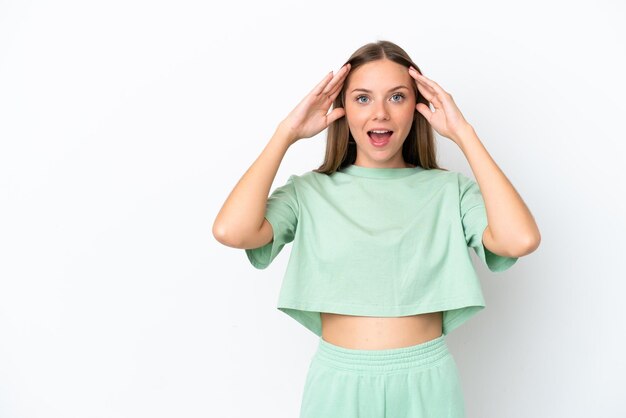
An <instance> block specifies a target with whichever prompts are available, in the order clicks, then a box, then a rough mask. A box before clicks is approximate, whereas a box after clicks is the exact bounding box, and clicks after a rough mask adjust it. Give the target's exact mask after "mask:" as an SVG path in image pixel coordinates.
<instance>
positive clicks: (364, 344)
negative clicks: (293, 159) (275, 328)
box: [213, 41, 540, 418]
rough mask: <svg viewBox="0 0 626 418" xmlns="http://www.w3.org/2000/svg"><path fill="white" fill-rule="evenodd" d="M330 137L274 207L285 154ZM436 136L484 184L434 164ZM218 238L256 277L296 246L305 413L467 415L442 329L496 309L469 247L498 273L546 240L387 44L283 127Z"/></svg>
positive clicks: (432, 87) (468, 132) (292, 294)
mask: <svg viewBox="0 0 626 418" xmlns="http://www.w3.org/2000/svg"><path fill="white" fill-rule="evenodd" d="M331 104H332V105H333V110H332V111H330V113H328V111H329V110H330V106H331ZM430 105H432V106H433V107H434V110H431V108H430ZM325 128H328V137H327V143H326V155H325V159H324V162H323V164H322V165H321V166H320V167H319V168H317V169H316V170H312V171H308V172H306V173H304V174H302V175H292V176H290V177H289V179H288V181H287V182H286V183H285V184H283V185H281V186H280V187H278V188H276V189H275V190H274V191H273V192H272V194H271V195H270V196H269V198H268V194H269V190H270V186H271V184H272V182H273V180H274V178H275V175H276V172H277V170H278V167H279V165H280V163H281V161H282V158H283V156H284V155H285V153H286V152H287V149H289V147H290V146H292V145H293V144H295V143H296V142H297V141H298V140H300V139H303V138H309V137H312V136H314V135H316V134H318V133H320V132H321V131H322V130H324V129H325ZM433 129H434V130H435V131H437V132H438V133H439V134H440V135H441V136H443V137H446V138H448V139H450V140H451V141H453V142H454V143H455V144H457V145H458V146H459V148H460V149H461V150H462V152H463V153H464V155H465V156H466V158H467V160H468V162H469V164H470V166H471V169H472V171H473V173H474V175H475V177H476V179H477V181H474V180H472V179H470V178H468V177H466V176H464V175H462V174H460V173H456V172H451V171H449V170H446V169H443V168H440V167H438V166H437V162H436V152H435V144H434V139H433V138H434V134H433ZM213 234H214V236H215V237H216V239H217V240H218V241H219V242H221V243H223V244H224V245H228V246H231V247H235V248H241V249H245V251H246V254H247V257H248V259H249V261H250V263H251V264H252V265H253V266H254V267H256V268H259V269H263V268H266V267H267V266H268V265H269V264H270V263H271V262H272V260H273V259H274V258H275V257H276V256H277V254H278V253H279V252H280V251H281V249H282V248H283V247H284V245H285V244H287V243H290V242H293V246H292V250H291V256H290V259H289V263H288V266H287V271H286V273H285V276H284V278H283V283H282V288H281V291H280V296H279V300H278V309H280V310H281V311H283V312H285V313H287V314H288V315H290V316H291V317H292V318H294V319H295V320H297V321H298V322H300V323H301V324H302V325H303V326H305V327H306V328H307V329H309V330H311V331H312V332H314V333H315V334H316V335H318V336H319V337H320V338H319V344H318V349H317V351H316V353H315V355H314V356H313V358H312V360H311V363H310V367H309V372H308V375H307V379H306V382H305V386H304V393H303V398H302V404H301V410H300V417H301V418H326V417H328V418H330V417H333V418H336V417H341V418H356V417H381V418H382V417H414V418H417V417H420V418H426V417H428V418H433V417H436V418H444V417H454V418H456V417H464V416H465V408H464V399H463V394H462V390H461V383H460V380H459V375H458V371H457V367H456V363H455V361H454V359H453V357H452V355H451V354H450V352H449V351H448V348H447V345H446V342H445V335H447V334H448V333H449V332H450V331H452V330H453V329H454V328H456V327H458V326H459V325H461V324H462V323H464V322H465V321H466V320H468V319H469V318H470V317H471V316H473V315H474V314H475V313H477V312H478V311H480V310H481V309H483V308H484V306H485V304H484V299H483V296H482V292H481V288H480V282H479V280H478V277H477V275H476V273H475V270H474V268H473V264H472V262H471V258H470V253H469V248H473V249H474V250H475V252H476V254H477V255H478V256H479V257H480V259H481V260H482V261H483V262H484V263H485V264H486V265H487V266H488V268H489V269H490V270H491V271H494V272H495V271H504V270H506V269H508V268H509V267H511V266H512V265H513V264H514V263H515V262H516V261H517V260H518V258H519V257H522V256H524V255H527V254H529V253H531V252H532V251H534V250H535V249H536V248H537V247H538V245H539V242H540V233H539V230H538V227H537V225H536V223H535V221H534V218H533V216H532V214H531V213H530V212H529V210H528V208H527V207H526V205H525V204H524V202H523V201H522V199H521V197H520V196H519V195H518V193H517V192H516V190H515V189H514V188H513V186H512V185H511V183H510V182H509V181H508V179H507V178H506V177H505V175H504V174H503V172H502V171H501V170H500V169H499V168H498V166H497V165H496V163H495V162H494V161H493V159H492V158H491V156H490V155H489V154H488V152H487V150H486V149H485V148H484V146H483V145H482V143H481V142H480V140H479V138H478V136H477V135H476V132H475V130H474V129H473V127H472V126H471V125H470V124H469V123H468V122H467V121H466V120H465V118H464V117H463V115H462V114H461V112H460V111H459V109H458V108H457V106H456V104H455V103H454V101H453V99H452V96H451V95H450V94H449V93H447V92H446V91H445V90H444V89H443V88H441V87H440V86H439V84H437V83H436V82H435V81H433V80H431V79H429V78H427V77H425V76H424V75H423V74H422V73H421V71H420V69H419V68H418V66H417V65H416V64H415V63H414V62H413V61H412V60H411V58H410V57H409V56H408V54H407V53H406V52H405V51H404V50H403V49H401V48H400V47H399V46H397V45H395V44H393V43H391V42H388V41H379V42H376V43H370V44H367V45H364V46H362V47H361V48H359V49H358V50H357V51H355V52H354V53H353V54H352V56H351V57H350V58H349V59H348V61H347V62H346V63H345V65H343V66H342V67H341V69H340V70H339V71H338V72H337V73H336V74H335V75H333V73H332V72H331V73H329V74H328V75H327V76H326V77H324V79H323V80H322V81H321V82H320V83H319V84H318V85H317V86H316V87H315V88H314V89H313V90H312V91H311V92H310V93H309V94H308V95H307V96H306V97H305V98H304V99H303V100H302V101H301V102H300V103H299V104H298V105H297V106H296V107H295V108H294V109H293V110H292V111H291V112H290V113H289V115H288V116H287V117H286V118H285V119H284V120H283V121H281V122H280V124H279V125H278V128H277V129H276V131H275V133H274V135H273V137H272V138H271V139H270V141H269V143H268V144H267V145H266V147H265V148H264V150H263V151H262V153H261V155H260V156H259V157H258V158H257V160H256V161H255V162H254V163H253V164H252V166H251V167H250V168H249V169H248V170H247V171H246V173H245V174H244V175H243V177H242V178H241V179H240V181H239V182H238V183H237V184H236V186H235V188H234V189H233V191H232V192H231V194H230V195H229V196H228V198H227V200H226V202H225V203H224V205H223V207H222V209H221V210H220V212H219V213H218V215H217V218H216V220H215V223H214V225H213Z"/></svg>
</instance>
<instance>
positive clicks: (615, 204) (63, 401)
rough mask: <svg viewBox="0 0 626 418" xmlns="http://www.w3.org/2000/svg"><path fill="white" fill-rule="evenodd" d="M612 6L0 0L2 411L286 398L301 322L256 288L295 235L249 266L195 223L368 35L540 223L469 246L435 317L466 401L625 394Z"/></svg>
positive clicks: (541, 413) (570, 408) (524, 412)
mask: <svg viewBox="0 0 626 418" xmlns="http://www.w3.org/2000/svg"><path fill="white" fill-rule="evenodd" d="M625 10H626V8H625V6H624V3H623V2H620V1H617V0H615V1H609V0H604V1H594V2H580V1H552V2H550V1H525V2H519V3H516V4H514V3H509V2H506V3H502V2H497V1H472V2H462V1H458V2H441V1H429V2H410V3H409V2H406V3H401V4H400V3H398V4H393V3H390V2H380V1H375V2H373V1H363V0H360V1H350V2H335V1H316V2H310V3H307V4H305V5H300V4H297V3H295V2H290V1H284V2H276V1H274V2H267V1H265V2H255V3H253V2H249V3H242V2H225V3H210V2H208V1H176V2H174V1H169V2H166V1H137V0H131V1H129V0H124V1H107V2H84V1H56V2H52V1H50V2H44V1H0V140H1V149H0V186H1V188H0V191H1V194H0V212H1V213H0V417H2V418H31V417H63V418H68V417H81V418H87V417H151V418H157V417H174V416H176V417H186V418H192V417H246V416H268V417H269V416H271V417H285V418H287V417H296V416H297V414H298V411H299V405H300V398H301V393H302V389H303V385H304V380H305V376H306V372H307V368H308V365H309V360H310V358H311V356H312V355H313V353H314V351H315V348H316V345H317V342H318V340H317V336H315V335H314V334H312V333H311V332H309V331H308V330H306V329H305V328H304V327H302V326H301V325H299V324H298V323H297V322H296V321H294V320H293V319H291V318H290V317H288V316H287V315H285V314H283V313H281V312H280V311H278V310H276V308H275V304H276V301H277V297H278V291H279V287H280V284H281V278H282V274H283V272H284V269H285V267H286V264H287V260H288V257H289V251H290V246H287V247H285V249H284V250H283V253H281V254H280V255H279V256H278V257H277V259H276V260H275V261H274V263H273V264H272V265H271V266H270V267H268V268H267V269H266V270H256V269H254V268H253V267H252V266H251V265H250V264H249V263H248V261H247V259H246V256H245V254H244V251H243V250H238V249H233V248H230V247H226V246H223V245H221V244H219V243H218V242H217V241H216V240H215V239H214V238H213V236H212V233H211V227H212V223H213V221H214V219H215V216H216V215H217V212H218V211H219V209H220V208H221V205H222V203H223V202H224V200H225V199H226V197H227V195H228V193H229V192H230V190H232V188H233V187H234V185H235V184H236V182H237V181H238V180H239V178H240V177H241V176H242V175H243V173H244V172H245V171H246V170H247V168H248V167H249V166H250V165H251V164H252V163H253V162H254V160H255V159H256V158H257V157H258V155H259V153H260V152H261V151H262V149H263V147H264V146H265V144H266V143H267V141H268V140H269V138H270V136H271V134H272V133H273V131H274V129H275V127H276V126H277V124H278V123H279V122H280V121H281V120H282V119H283V118H284V117H285V116H286V115H287V113H288V112H289V111H290V110H291V109H292V108H293V107H294V106H295V105H296V104H297V103H298V102H299V101H300V99H301V98H302V97H303V96H304V95H305V94H307V93H308V92H309V91H310V90H311V89H312V88H313V86H314V85H315V84H317V83H318V82H319V80H321V79H322V78H323V77H324V75H325V74H326V73H328V71H331V70H334V71H336V70H337V69H339V67H340V66H341V65H342V64H343V63H344V62H345V61H346V60H347V59H348V57H349V55H350V54H351V53H352V52H353V51H354V50H356V49H357V48H358V47H360V46H361V45H363V44H365V43H368V42H372V41H376V40H379V39H386V40H391V41H393V42H395V43H397V44H399V45H400V46H402V47H403V48H404V49H405V50H406V51H407V52H408V53H409V54H410V55H411V57H412V58H413V60H414V61H415V62H416V63H417V64H418V66H419V67H420V69H421V70H422V71H423V72H424V74H425V75H426V76H427V77H429V78H431V79H433V80H435V81H436V82H438V83H439V84H440V85H441V86H442V87H443V88H444V89H445V90H447V91H448V92H450V93H451V94H452V95H453V97H454V100H455V101H456V103H457V105H458V106H459V108H460V109H461V111H462V112H463V114H464V116H465V117H466V119H467V120H468V121H469V122H470V123H471V124H472V125H473V126H474V128H475V130H476V131H477V133H478V135H479V137H480V138H481V141H482V142H483V144H484V145H485V146H486V148H487V149H488V151H489V152H490V154H491V156H492V157H493V158H494V159H495V160H496V162H497V163H498V165H499V166H500V168H501V169H502V170H503V171H504V172H505V174H506V175H507V177H508V178H509V179H510V180H511V182H512V183H513V185H514V186H515V187H516V189H517V190H518V192H519V193H520V194H521V196H522V197H523V199H524V201H525V202H526V203H527V205H528V206H529V208H530V209H531V211H532V213H533V214H534V216H535V218H536V220H537V223H538V225H539V227H540V230H541V233H542V243H541V246H540V247H539V249H538V250H537V251H536V252H534V253H532V254H531V255H529V256H527V257H524V258H522V259H520V260H519V261H518V263H517V264H516V265H515V266H514V267H513V268H511V269H510V270H508V271H506V272H503V273H491V272H489V271H488V270H487V269H486V267H484V266H483V265H481V264H479V261H478V259H477V258H475V257H474V261H475V265H476V268H477V270H478V272H479V274H480V277H481V282H482V284H483V290H484V294H485V298H486V302H487V309H485V310H484V311H482V312H481V313H480V314H478V315H477V316H476V317H474V318H473V319H472V320H471V321H469V322H468V323H466V324H465V325H464V326H463V327H461V328H459V329H457V330H456V331H455V332H453V333H452V334H450V335H449V336H448V337H447V341H448V344H449V347H450V349H451V351H452V352H453V355H454V356H455V359H456V361H457V363H458V366H459V369H460V373H461V377H462V381H463V389H464V393H465V397H466V403H467V413H468V417H481V418H501V417H529V416H532V417H570V418H573V417H590V416H598V417H623V416H624V414H626V400H625V388H626V377H625V376H626V364H625V360H624V354H623V353H624V352H626V341H625V330H626V326H625V325H624V318H625V317H626V308H625V306H626V303H625V302H624V292H625V291H626V284H625V283H626V273H625V272H624V267H623V262H624V258H625V253H626V245H625V243H624V234H625V233H626V220H625V217H624V213H625V212H626V211H625V203H624V202H625V200H624V198H623V194H624V191H625V186H624V182H625V181H626V175H625V174H624V151H625V150H626V146H624V140H625V134H624V115H625V114H626V105H625V104H624V97H625V93H626V89H625V82H624V78H623V76H624V74H626V65H625V63H624V59H625V56H624V44H625V42H624V41H625V40H626V36H625V35H626V29H624V28H625V26H624V25H623V22H624V21H625V18H626V12H625ZM325 139H326V132H325V131H324V132H322V133H320V134H319V135H318V136H316V137H313V138H310V139H306V140H302V141H299V142H298V143H297V144H296V145H295V146H293V147H292V148H290V149H289V151H288V153H287V155H286V156H285V158H284V160H283V163H282V165H281V167H280V169H279V172H278V174H277V176H276V179H275V182H274V185H273V187H272V188H275V187H276V186H278V185H280V184H283V183H284V182H285V180H286V179H287V177H288V176H289V175H290V174H302V173H304V172H306V171H309V170H311V169H314V168H317V167H318V166H319V164H321V162H322V160H323V152H324V147H325ZM437 144H438V152H439V162H440V165H441V166H443V167H446V168H448V169H451V170H456V171H460V172H463V173H465V174H468V175H470V176H471V175H472V171H471V168H470V166H469V165H468V163H467V160H466V159H465V157H464V155H463V154H462V152H461V151H460V149H459V148H458V147H457V146H456V145H454V143H452V142H451V141H450V140H448V139H447V138H445V137H440V136H438V137H437ZM473 256H474V255H473Z"/></svg>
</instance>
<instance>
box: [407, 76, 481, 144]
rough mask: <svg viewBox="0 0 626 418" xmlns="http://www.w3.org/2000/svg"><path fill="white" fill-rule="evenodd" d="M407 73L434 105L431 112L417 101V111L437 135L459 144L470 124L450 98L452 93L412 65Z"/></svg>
mask: <svg viewBox="0 0 626 418" xmlns="http://www.w3.org/2000/svg"><path fill="white" fill-rule="evenodd" d="M409 75H410V76H411V77H413V78H414V79H415V84H416V85H417V89H418V90H419V92H420V93H421V94H422V96H424V97H425V98H426V100H428V101H429V102H430V103H432V105H433V106H434V107H435V111H434V112H433V111H431V110H430V107H429V106H427V105H425V104H424V103H417V105H416V106H415V108H416V109H417V111H418V112H420V113H421V114H422V115H424V117H425V118H426V120H427V121H428V122H430V124H431V126H432V127H433V128H434V129H435V130H436V131H437V133H438V134H439V135H442V136H445V137H446V138H450V139H451V140H452V141H454V142H455V143H456V144H457V145H460V143H459V141H460V136H461V135H462V134H463V132H464V131H465V130H466V129H468V128H471V126H470V124H469V123H468V122H467V121H466V120H465V118H464V117H463V115H462V114H461V111H460V110H459V108H458V107H457V106H456V103H454V100H452V95H450V93H448V92H446V91H445V90H444V89H442V88H441V87H440V86H439V84H437V83H435V82H434V81H433V80H430V79H428V78H426V77H424V76H423V75H422V74H420V73H418V72H417V70H415V68H413V67H410V68H409Z"/></svg>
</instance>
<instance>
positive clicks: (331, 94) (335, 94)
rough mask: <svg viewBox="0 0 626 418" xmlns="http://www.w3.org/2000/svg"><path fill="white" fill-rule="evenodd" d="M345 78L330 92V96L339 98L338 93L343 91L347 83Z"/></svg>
mask: <svg viewBox="0 0 626 418" xmlns="http://www.w3.org/2000/svg"><path fill="white" fill-rule="evenodd" d="M345 81H346V80H345V78H344V79H342V80H341V81H340V82H339V83H337V85H336V86H335V88H334V89H332V90H331V91H330V92H328V94H329V96H334V97H337V93H339V92H340V91H341V89H342V88H343V85H344V83H345Z"/></svg>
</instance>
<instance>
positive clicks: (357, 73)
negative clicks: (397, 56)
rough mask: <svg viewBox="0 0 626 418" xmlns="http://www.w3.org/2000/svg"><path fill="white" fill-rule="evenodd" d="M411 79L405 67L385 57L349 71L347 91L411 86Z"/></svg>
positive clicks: (383, 89)
mask: <svg viewBox="0 0 626 418" xmlns="http://www.w3.org/2000/svg"><path fill="white" fill-rule="evenodd" d="M411 80H412V78H411V76H410V75H409V71H408V69H407V67H405V66H403V65H400V64H398V63H395V62H393V61H390V60H386V59H385V60H377V61H372V62H368V63H367V64H364V65H362V66H360V67H359V68H357V69H355V70H353V71H350V79H349V80H348V86H347V91H348V92H351V91H352V89H355V88H363V89H367V90H372V91H377V90H380V91H385V92H386V91H387V89H390V88H393V87H395V86H398V85H401V84H403V85H405V86H407V87H409V88H411Z"/></svg>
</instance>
